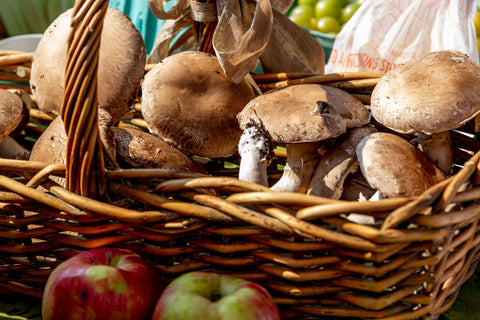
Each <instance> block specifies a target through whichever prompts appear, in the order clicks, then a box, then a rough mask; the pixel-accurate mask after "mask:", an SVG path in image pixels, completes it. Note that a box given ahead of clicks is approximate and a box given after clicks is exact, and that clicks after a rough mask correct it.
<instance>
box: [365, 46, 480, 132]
mask: <svg viewBox="0 0 480 320" xmlns="http://www.w3.org/2000/svg"><path fill="white" fill-rule="evenodd" d="M479 111H480V66H479V65H478V64H476V63H475V62H474V61H473V60H471V59H470V58H469V57H468V56H467V55H466V54H464V53H461V52H459V51H455V50H445V51H436V52H431V53H428V54H426V55H424V56H422V57H419V58H415V59H412V60H410V61H408V62H406V63H405V64H402V65H399V66H397V67H395V68H394V69H392V70H390V71H389V72H387V73H386V74H385V75H383V76H382V78H380V80H379V82H378V83H377V85H376V86H375V88H374V90H373V92H372V97H371V113H372V116H373V117H374V118H375V119H376V120H377V121H378V122H380V123H381V124H382V125H384V126H386V127H388V128H390V129H392V130H394V131H396V132H399V133H404V134H412V133H416V132H422V133H425V134H434V133H437V132H443V131H448V130H452V129H455V128H458V127H460V126H461V125H462V124H464V123H465V122H467V121H468V120H470V119H472V118H473V117H475V116H476V115H477V114H478V113H479Z"/></svg>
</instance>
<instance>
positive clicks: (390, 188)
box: [357, 132, 446, 197]
mask: <svg viewBox="0 0 480 320" xmlns="http://www.w3.org/2000/svg"><path fill="white" fill-rule="evenodd" d="M357 157H358V161H359V164H360V169H361V171H362V173H363V176H364V177H365V179H366V180H367V181H368V183H369V184H370V186H372V187H373V188H375V189H376V190H378V191H380V193H382V194H383V195H384V196H386V197H411V196H418V195H420V194H421V193H422V192H423V191H425V190H426V189H428V188H429V187H431V186H433V185H435V184H437V183H438V182H440V181H442V180H444V179H446V175H445V174H444V173H443V172H442V171H441V170H440V169H438V168H437V167H436V166H435V165H434V164H433V162H432V161H431V160H430V159H429V158H428V157H427V156H426V155H425V154H423V153H422V151H420V149H418V148H416V147H415V146H413V145H412V144H411V143H410V142H408V141H407V140H404V139H403V138H401V137H399V136H397V135H395V134H392V133H386V132H376V133H371V134H369V135H368V136H366V137H365V138H363V139H362V140H361V141H360V143H359V145H358V146H357Z"/></svg>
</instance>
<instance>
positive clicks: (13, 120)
mask: <svg viewBox="0 0 480 320" xmlns="http://www.w3.org/2000/svg"><path fill="white" fill-rule="evenodd" d="M23 110H24V108H23V102H22V99H20V97H18V96H17V95H16V94H15V93H13V92H10V91H8V90H5V89H0V119H2V120H1V121H0V141H2V140H3V139H4V138H5V137H6V136H8V135H9V134H10V133H11V132H13V131H14V130H15V128H16V127H17V126H18V125H19V124H20V122H21V121H22V118H23V116H22V115H23Z"/></svg>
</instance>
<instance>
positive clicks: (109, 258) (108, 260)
mask: <svg viewBox="0 0 480 320" xmlns="http://www.w3.org/2000/svg"><path fill="white" fill-rule="evenodd" d="M111 261H112V253H111V252H107V265H108V266H109V265H110V262H111Z"/></svg>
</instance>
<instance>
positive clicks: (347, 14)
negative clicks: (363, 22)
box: [340, 1, 361, 24]
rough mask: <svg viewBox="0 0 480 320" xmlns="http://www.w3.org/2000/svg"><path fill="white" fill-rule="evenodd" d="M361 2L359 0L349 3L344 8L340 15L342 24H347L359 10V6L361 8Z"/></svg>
mask: <svg viewBox="0 0 480 320" xmlns="http://www.w3.org/2000/svg"><path fill="white" fill-rule="evenodd" d="M360 5H361V4H360V2H359V1H354V2H352V3H350V4H348V5H346V6H345V7H344V8H343V9H342V13H341V16H340V22H341V23H342V24H345V23H347V21H348V20H350V18H351V17H352V16H353V14H354V13H355V12H356V11H357V10H358V8H360Z"/></svg>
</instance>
